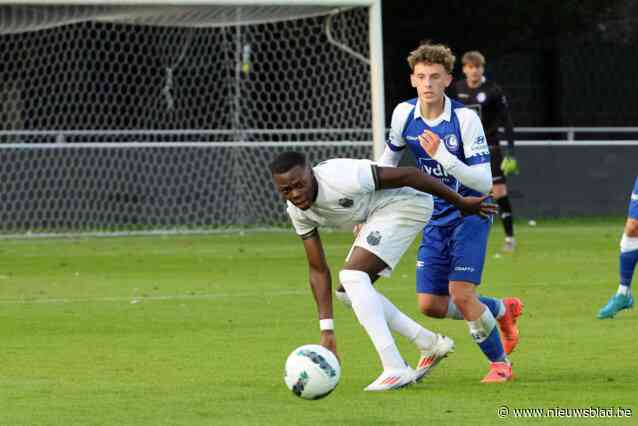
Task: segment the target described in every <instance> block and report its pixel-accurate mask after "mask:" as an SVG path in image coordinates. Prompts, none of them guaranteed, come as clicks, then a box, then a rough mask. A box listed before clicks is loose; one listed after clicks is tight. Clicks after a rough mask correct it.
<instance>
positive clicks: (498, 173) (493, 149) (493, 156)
mask: <svg viewBox="0 0 638 426" xmlns="http://www.w3.org/2000/svg"><path fill="white" fill-rule="evenodd" d="M502 162H503V154H501V147H500V146H499V145H490V166H491V167H492V183H505V182H506V181H507V180H506V179H505V175H504V174H503V170H501V163H502Z"/></svg>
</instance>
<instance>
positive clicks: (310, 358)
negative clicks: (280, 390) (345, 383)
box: [284, 345, 341, 399]
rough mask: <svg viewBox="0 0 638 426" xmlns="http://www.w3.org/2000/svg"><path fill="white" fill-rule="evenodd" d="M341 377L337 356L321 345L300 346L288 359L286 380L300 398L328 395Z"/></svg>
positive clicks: (318, 397) (316, 397) (289, 387)
mask: <svg viewBox="0 0 638 426" xmlns="http://www.w3.org/2000/svg"><path fill="white" fill-rule="evenodd" d="M340 377H341V366H340V365H339V361H338V360H337V357H336V356H335V355H334V354H333V353H332V352H330V351H329V350H328V349H326V348H324V347H323V346H321V345H304V346H300V347H298V348H297V349H295V350H294V351H292V353H291V354H290V355H289V356H288V359H287V360H286V368H285V372H284V381H285V382H286V386H288V389H290V390H291V391H292V393H294V394H295V395H297V396H298V397H299V398H304V399H320V398H324V397H326V396H328V395H329V394H330V392H332V391H333V390H334V388H335V387H337V383H339V378H340Z"/></svg>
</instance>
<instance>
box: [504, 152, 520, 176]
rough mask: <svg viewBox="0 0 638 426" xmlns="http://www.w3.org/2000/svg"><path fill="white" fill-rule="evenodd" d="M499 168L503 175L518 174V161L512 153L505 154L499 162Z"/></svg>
mask: <svg viewBox="0 0 638 426" xmlns="http://www.w3.org/2000/svg"><path fill="white" fill-rule="evenodd" d="M501 170H502V171H503V174H504V175H505V176H509V175H517V174H518V161H516V158H514V156H513V155H506V156H505V158H503V161H502V162H501Z"/></svg>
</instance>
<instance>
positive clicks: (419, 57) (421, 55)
mask: <svg viewBox="0 0 638 426" xmlns="http://www.w3.org/2000/svg"><path fill="white" fill-rule="evenodd" d="M454 61H456V56H454V54H453V53H452V50H451V49H450V48H449V47H447V46H446V45H444V44H430V43H423V44H421V45H420V46H419V47H417V48H416V49H415V50H413V51H412V52H410V55H409V56H408V64H409V65H410V69H411V70H412V71H414V67H415V66H416V64H418V63H426V64H439V65H442V66H443V68H445V71H447V73H448V74H452V71H453V70H454Z"/></svg>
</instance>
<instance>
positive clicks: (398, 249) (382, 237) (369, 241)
mask: <svg viewBox="0 0 638 426" xmlns="http://www.w3.org/2000/svg"><path fill="white" fill-rule="evenodd" d="M432 209H433V202H432V197H431V196H429V195H426V194H419V195H416V196H414V197H413V198H411V199H403V200H397V201H395V202H393V203H389V204H385V205H383V206H382V207H380V208H378V209H376V210H374V211H373V212H372V213H371V214H370V215H369V216H368V220H366V222H364V223H363V226H362V227H361V229H360V230H359V234H358V235H357V238H356V240H355V241H354V244H353V245H352V247H351V248H350V251H349V252H348V256H347V257H346V261H347V260H349V259H350V255H351V254H352V251H353V250H354V248H355V247H361V248H363V249H365V250H367V251H369V252H371V253H373V254H375V255H376V256H377V257H378V258H379V259H381V260H383V262H385V264H386V265H388V267H387V268H385V269H384V270H383V271H381V272H380V273H379V275H381V276H384V277H389V276H390V274H391V273H392V269H394V267H395V266H396V265H397V264H398V263H399V260H401V257H402V256H403V254H404V253H405V252H406V250H407V249H408V248H409V247H410V245H411V244H412V242H413V241H414V238H416V236H417V235H419V234H420V233H421V231H422V230H423V228H424V227H425V225H426V224H427V223H428V221H429V220H430V217H431V216H432Z"/></svg>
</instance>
